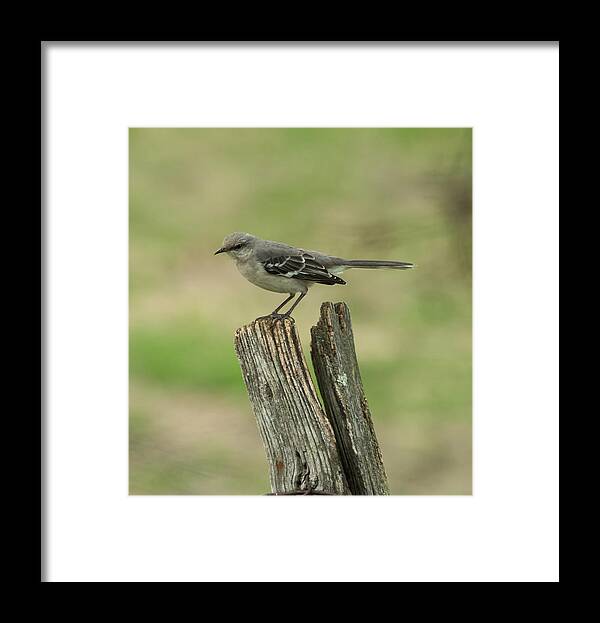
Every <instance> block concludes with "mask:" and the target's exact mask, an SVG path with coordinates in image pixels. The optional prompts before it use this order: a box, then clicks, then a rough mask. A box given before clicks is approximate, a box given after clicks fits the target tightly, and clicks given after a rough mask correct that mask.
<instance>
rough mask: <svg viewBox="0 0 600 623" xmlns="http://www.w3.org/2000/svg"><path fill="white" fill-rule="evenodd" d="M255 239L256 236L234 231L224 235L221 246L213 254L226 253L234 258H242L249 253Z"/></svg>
mask: <svg viewBox="0 0 600 623" xmlns="http://www.w3.org/2000/svg"><path fill="white" fill-rule="evenodd" d="M255 240H256V236H253V235H252V234H246V233H244V232H239V231H236V232H234V233H233V234H229V235H228V236H225V239H224V240H223V244H222V245H221V248H220V249H217V251H215V255H217V254H218V253H227V255H229V257H232V258H234V259H236V260H238V259H243V258H244V257H247V256H248V255H249V254H250V253H251V251H252V246H253V244H254V241H255Z"/></svg>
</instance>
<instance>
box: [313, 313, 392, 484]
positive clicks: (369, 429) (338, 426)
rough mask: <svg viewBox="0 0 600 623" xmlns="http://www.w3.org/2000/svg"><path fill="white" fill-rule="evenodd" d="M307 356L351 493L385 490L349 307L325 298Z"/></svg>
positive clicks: (381, 464)
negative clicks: (357, 356) (326, 300)
mask: <svg viewBox="0 0 600 623" xmlns="http://www.w3.org/2000/svg"><path fill="white" fill-rule="evenodd" d="M311 336H312V340H311V356H312V360H313V366H314V369H315V375H316V377H317V383H318V384H319V389H320V390H321V397H322V398H323V402H324V403H325V411H326V412H327V417H328V418H329V421H330V422H331V425H332V427H333V431H334V434H335V438H336V441H337V445H338V451H339V453H340V458H341V460H342V466H343V468H344V474H345V475H346V479H347V481H348V485H349V487H350V491H351V493H352V495H389V492H390V491H389V487H388V481H387V475H386V473H385V469H384V467H383V460H382V458H381V451H380V449H379V443H378V442H377V437H376V436H375V429H374V428H373V420H372V419H371V412H370V411H369V405H368V404H367V397H366V396H365V392H364V389H363V385H362V379H361V377H360V370H359V368H358V361H357V359H356V349H355V346H354V334H353V332H352V322H351V320H350V311H349V310H348V306H347V305H346V304H345V303H336V304H335V305H334V304H333V303H323V304H322V305H321V317H320V319H319V322H318V323H317V325H316V326H314V327H313V328H312V330H311Z"/></svg>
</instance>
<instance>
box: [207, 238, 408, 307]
mask: <svg viewBox="0 0 600 623" xmlns="http://www.w3.org/2000/svg"><path fill="white" fill-rule="evenodd" d="M217 253H227V255H229V257H231V258H232V259H234V260H235V263H236V265H237V268H238V270H239V271H240V273H242V275H243V276H244V277H246V279H247V280H248V281H250V282H251V283H253V284H254V285H257V286H259V287H260V288H264V289H265V290H270V291H271V292H281V293H287V294H289V296H288V298H287V299H285V301H283V303H282V304H281V305H279V307H277V308H276V309H275V310H274V311H273V312H272V313H271V316H273V317H275V318H289V317H290V314H291V313H292V312H293V311H294V309H295V308H296V305H298V303H299V302H300V301H301V300H302V299H303V298H304V297H305V296H306V293H307V292H308V288H310V287H311V286H312V285H313V284H315V283H322V284H325V285H328V286H334V285H336V284H340V285H345V284H346V282H345V281H344V280H343V279H342V278H341V277H338V275H339V274H341V273H343V272H344V271H345V270H348V269H349V268H395V269H407V268H414V266H415V265H414V264H411V263H410V262H395V261H392V260H345V259H342V258H341V257H334V256H332V255H325V254H324V253H319V252H318V251H305V250H304V249H299V248H297V247H291V246H290V245H287V244H283V243H281V242H272V241H271V240H261V239H260V238H257V237H256V236H253V235H252V234H246V233H243V232H235V233H233V234H229V236H226V237H225V240H223V245H222V246H221V248H220V249H219V250H217V251H216V252H215V255H217ZM296 294H300V296H299V297H298V298H297V299H296V301H295V302H294V304H293V305H292V306H291V307H290V309H288V311H287V312H286V313H285V314H279V311H280V310H281V309H282V307H283V306H284V305H285V304H286V303H287V302H288V301H291V300H292V299H293V298H294V296H296Z"/></svg>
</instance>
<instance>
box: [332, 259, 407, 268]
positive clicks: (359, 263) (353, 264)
mask: <svg viewBox="0 0 600 623" xmlns="http://www.w3.org/2000/svg"><path fill="white" fill-rule="evenodd" d="M344 266H347V267H348V268H395V269H396V270H406V269H408V268H414V267H415V264H412V263H411V262H396V261H394V260H344Z"/></svg>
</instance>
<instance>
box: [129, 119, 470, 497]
mask: <svg viewBox="0 0 600 623" xmlns="http://www.w3.org/2000/svg"><path fill="white" fill-rule="evenodd" d="M231 231H248V232H251V233H253V234H256V235H258V236H261V237H263V238H269V239H272V240H281V241H283V242H288V243H290V244H297V245H299V246H303V247H305V248H309V249H317V250H322V251H325V252H330V253H332V254H335V255H340V256H342V257H360V258H377V259H399V260H405V261H412V262H416V263H417V264H418V268H417V269H416V270H414V271H406V272H405V271H402V272H395V271H359V270H355V271H350V272H349V273H347V277H345V278H346V280H347V281H348V285H347V286H335V287H328V286H319V285H316V286H314V287H313V288H312V289H311V291H310V293H309V295H308V296H307V297H306V299H304V301H303V302H302V303H301V304H300V306H299V307H298V308H297V310H296V313H295V314H294V315H295V318H296V322H297V325H298V328H299V330H300V334H301V337H302V340H303V343H304V346H305V354H306V356H307V361H309V362H310V356H309V353H308V348H309V344H310V327H311V325H312V324H313V323H314V322H316V320H317V317H318V311H319V306H320V304H321V302H322V301H325V300H331V301H340V300H344V301H345V302H346V303H348V305H349V307H350V310H351V312H352V319H353V325H354V332H355V337H356V345H357V354H358V358H359V363H360V366H361V372H362V376H363V381H364V384H365V390H366V394H367V397H368V399H369V404H370V406H371V411H372V413H373V417H374V423H375V428H376V430H377V434H378V438H379V440H380V443H381V446H382V452H383V458H384V463H385V466H386V470H387V472H388V476H389V479H390V487H391V491H392V493H396V494H468V493H470V492H471V130H470V129H462V128H459V129H145V128H137V129H131V130H130V492H131V493H132V494H261V493H265V492H267V491H268V490H269V484H268V476H267V465H266V461H265V456H264V451H263V449H262V444H261V441H260V438H259V435H258V430H257V428H256V424H255V422H254V416H253V415H252V412H251V409H250V405H249V403H248V400H247V396H246V393H245V390H244V387H243V382H242V379H241V374H240V371H239V367H238V363H237V360H236V357H235V354H234V351H233V345H232V339H233V332H234V330H235V329H236V328H237V327H238V326H240V325H242V324H245V323H247V322H249V321H250V320H252V319H254V318H255V317H257V316H259V315H263V314H266V313H269V312H270V311H272V309H274V308H275V307H276V305H278V304H279V302H281V301H282V300H283V299H284V298H285V296H282V295H278V294H275V293H270V292H266V291H263V290H260V289H258V288H256V287H254V286H252V285H251V284H249V283H248V282H246V281H245V280H244V279H243V278H242V277H241V276H240V275H239V274H238V273H237V270H236V268H235V265H234V264H233V263H232V262H231V261H230V260H229V258H227V257H226V256H216V257H215V256H213V252H214V251H215V250H216V249H217V248H218V247H219V246H220V244H221V242H222V239H223V237H224V236H225V235H226V234H228V233H230V232H231Z"/></svg>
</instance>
